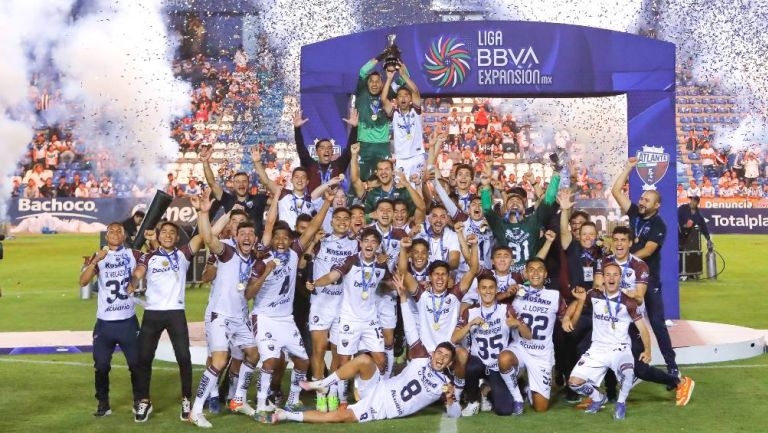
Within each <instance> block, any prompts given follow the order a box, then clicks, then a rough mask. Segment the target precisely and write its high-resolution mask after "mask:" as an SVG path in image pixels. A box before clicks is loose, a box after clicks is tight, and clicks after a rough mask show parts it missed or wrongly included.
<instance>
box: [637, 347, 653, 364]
mask: <svg viewBox="0 0 768 433" xmlns="http://www.w3.org/2000/svg"><path fill="white" fill-rule="evenodd" d="M638 359H639V360H640V361H642V362H644V363H646V364H650V363H651V351H650V350H647V351H645V352H643V353H641V354H640V356H639V357H638Z"/></svg>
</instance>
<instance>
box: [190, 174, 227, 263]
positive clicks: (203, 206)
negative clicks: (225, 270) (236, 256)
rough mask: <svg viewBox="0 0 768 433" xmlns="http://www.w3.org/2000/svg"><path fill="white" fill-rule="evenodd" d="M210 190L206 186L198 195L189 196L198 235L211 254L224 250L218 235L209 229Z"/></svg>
mask: <svg viewBox="0 0 768 433" xmlns="http://www.w3.org/2000/svg"><path fill="white" fill-rule="evenodd" d="M210 191H211V190H210V189H209V188H206V189H205V190H204V191H203V193H202V194H201V195H199V196H192V197H190V198H189V201H190V203H191V204H192V207H194V208H195V209H196V210H197V214H198V217H197V228H198V230H199V231H200V236H201V237H202V239H203V242H205V244H206V245H208V248H210V250H211V252H212V253H213V254H217V255H218V254H221V252H222V251H223V250H224V244H223V243H221V241H220V240H219V238H218V237H216V236H215V235H214V234H213V230H212V229H211V220H210V218H209V215H208V212H209V211H210V210H211V197H210V196H211V192H210Z"/></svg>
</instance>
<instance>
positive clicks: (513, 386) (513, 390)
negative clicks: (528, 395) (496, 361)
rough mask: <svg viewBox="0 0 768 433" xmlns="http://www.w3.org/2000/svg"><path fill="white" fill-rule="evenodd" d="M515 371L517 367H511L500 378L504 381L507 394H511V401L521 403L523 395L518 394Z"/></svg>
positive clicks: (518, 388)
mask: <svg viewBox="0 0 768 433" xmlns="http://www.w3.org/2000/svg"><path fill="white" fill-rule="evenodd" d="M517 371H518V370H517V367H512V368H511V369H509V371H506V372H503V373H501V378H502V379H504V383H505V384H506V385H507V389H508V390H509V393H510V394H512V400H514V401H516V402H522V401H523V395H522V394H520V387H519V386H517Z"/></svg>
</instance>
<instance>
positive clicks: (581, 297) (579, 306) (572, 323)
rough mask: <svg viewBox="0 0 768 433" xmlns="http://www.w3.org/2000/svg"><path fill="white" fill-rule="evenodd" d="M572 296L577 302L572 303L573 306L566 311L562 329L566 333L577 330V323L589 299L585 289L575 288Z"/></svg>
mask: <svg viewBox="0 0 768 433" xmlns="http://www.w3.org/2000/svg"><path fill="white" fill-rule="evenodd" d="M571 294H572V295H573V297H574V298H575V299H576V301H575V302H571V305H569V306H568V308H567V309H566V310H565V315H564V316H563V320H562V327H563V331H565V332H573V330H574V329H575V328H576V323H577V322H578V321H579V318H580V317H581V311H582V310H583V309H584V301H585V300H586V299H587V292H586V290H584V288H583V287H574V288H573V289H572V290H571Z"/></svg>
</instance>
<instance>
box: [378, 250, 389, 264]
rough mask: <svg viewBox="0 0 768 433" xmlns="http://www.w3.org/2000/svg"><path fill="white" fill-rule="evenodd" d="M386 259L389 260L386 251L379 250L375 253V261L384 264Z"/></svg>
mask: <svg viewBox="0 0 768 433" xmlns="http://www.w3.org/2000/svg"><path fill="white" fill-rule="evenodd" d="M387 260H389V256H387V253H384V252H381V253H379V254H377V255H376V262H377V263H379V264H382V265H384V264H386V263H387Z"/></svg>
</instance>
